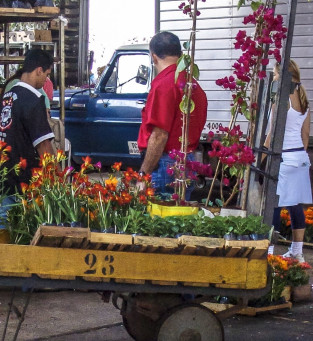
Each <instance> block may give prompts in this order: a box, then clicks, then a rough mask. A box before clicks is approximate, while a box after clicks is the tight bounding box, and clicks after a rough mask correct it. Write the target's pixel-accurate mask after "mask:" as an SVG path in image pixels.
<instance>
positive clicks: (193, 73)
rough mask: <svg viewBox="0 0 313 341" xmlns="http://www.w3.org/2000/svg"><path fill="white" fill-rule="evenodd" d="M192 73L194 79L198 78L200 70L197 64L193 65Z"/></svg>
mask: <svg viewBox="0 0 313 341" xmlns="http://www.w3.org/2000/svg"><path fill="white" fill-rule="evenodd" d="M192 75H193V76H194V77H195V79H199V76H200V71H199V68H198V65H197V64H194V65H193V69H192Z"/></svg>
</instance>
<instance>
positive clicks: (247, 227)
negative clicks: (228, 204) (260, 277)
mask: <svg viewBox="0 0 313 341" xmlns="http://www.w3.org/2000/svg"><path fill="white" fill-rule="evenodd" d="M120 228H121V226H119V227H118V229H120ZM269 230H270V227H269V226H267V225H265V224H263V223H262V217H259V216H252V215H251V216H248V217H246V218H242V217H221V216H216V217H214V218H210V217H207V216H205V215H204V212H203V211H202V210H200V211H199V213H198V214H195V215H188V216H169V217H159V216H154V217H151V216H150V215H148V214H143V213H142V212H139V211H136V210H133V209H131V210H130V214H129V216H128V221H127V227H126V228H125V226H124V228H123V231H124V232H126V233H137V234H141V235H145V236H155V237H172V238H173V237H175V236H176V235H180V234H190V235H193V236H198V237H208V236H212V235H214V236H216V237H219V238H223V237H224V235H225V234H227V233H231V232H233V233H235V234H237V235H239V234H240V235H242V234H251V233H260V234H265V233H268V232H269Z"/></svg>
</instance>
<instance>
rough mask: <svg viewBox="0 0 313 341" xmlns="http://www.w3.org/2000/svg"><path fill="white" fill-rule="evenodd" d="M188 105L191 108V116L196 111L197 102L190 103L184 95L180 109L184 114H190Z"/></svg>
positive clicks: (191, 101)
mask: <svg viewBox="0 0 313 341" xmlns="http://www.w3.org/2000/svg"><path fill="white" fill-rule="evenodd" d="M188 104H189V108H190V111H189V114H190V113H192V112H193V111H194V110H195V102H194V101H193V100H192V99H190V100H189V101H188V97H187V96H185V95H184V96H183V98H182V101H181V102H180V103H179V109H180V111H181V112H182V113H183V114H188Z"/></svg>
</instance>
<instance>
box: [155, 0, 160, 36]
mask: <svg viewBox="0 0 313 341" xmlns="http://www.w3.org/2000/svg"><path fill="white" fill-rule="evenodd" d="M160 1H161V0H155V3H154V20H155V22H154V31H155V33H158V32H160V27H161V23H160V10H161V8H160Z"/></svg>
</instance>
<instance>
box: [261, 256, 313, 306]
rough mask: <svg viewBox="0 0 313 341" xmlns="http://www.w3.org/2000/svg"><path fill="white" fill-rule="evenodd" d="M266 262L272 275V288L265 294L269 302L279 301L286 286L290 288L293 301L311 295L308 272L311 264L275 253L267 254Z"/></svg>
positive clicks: (307, 297)
mask: <svg viewBox="0 0 313 341" xmlns="http://www.w3.org/2000/svg"><path fill="white" fill-rule="evenodd" d="M268 263H269V265H270V269H271V276H272V288H271V292H270V294H269V295H268V296H267V298H268V299H269V301H270V302H275V301H279V300H280V299H281V297H282V292H283V291H284V289H285V287H287V286H289V287H290V288H291V297H292V300H293V301H295V302H298V301H301V300H305V299H309V298H310V297H311V285H310V284H309V279H310V276H309V273H308V270H309V269H311V266H310V265H309V264H308V263H306V262H305V263H299V261H297V260H296V259H292V258H285V257H282V256H277V255H268Z"/></svg>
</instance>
